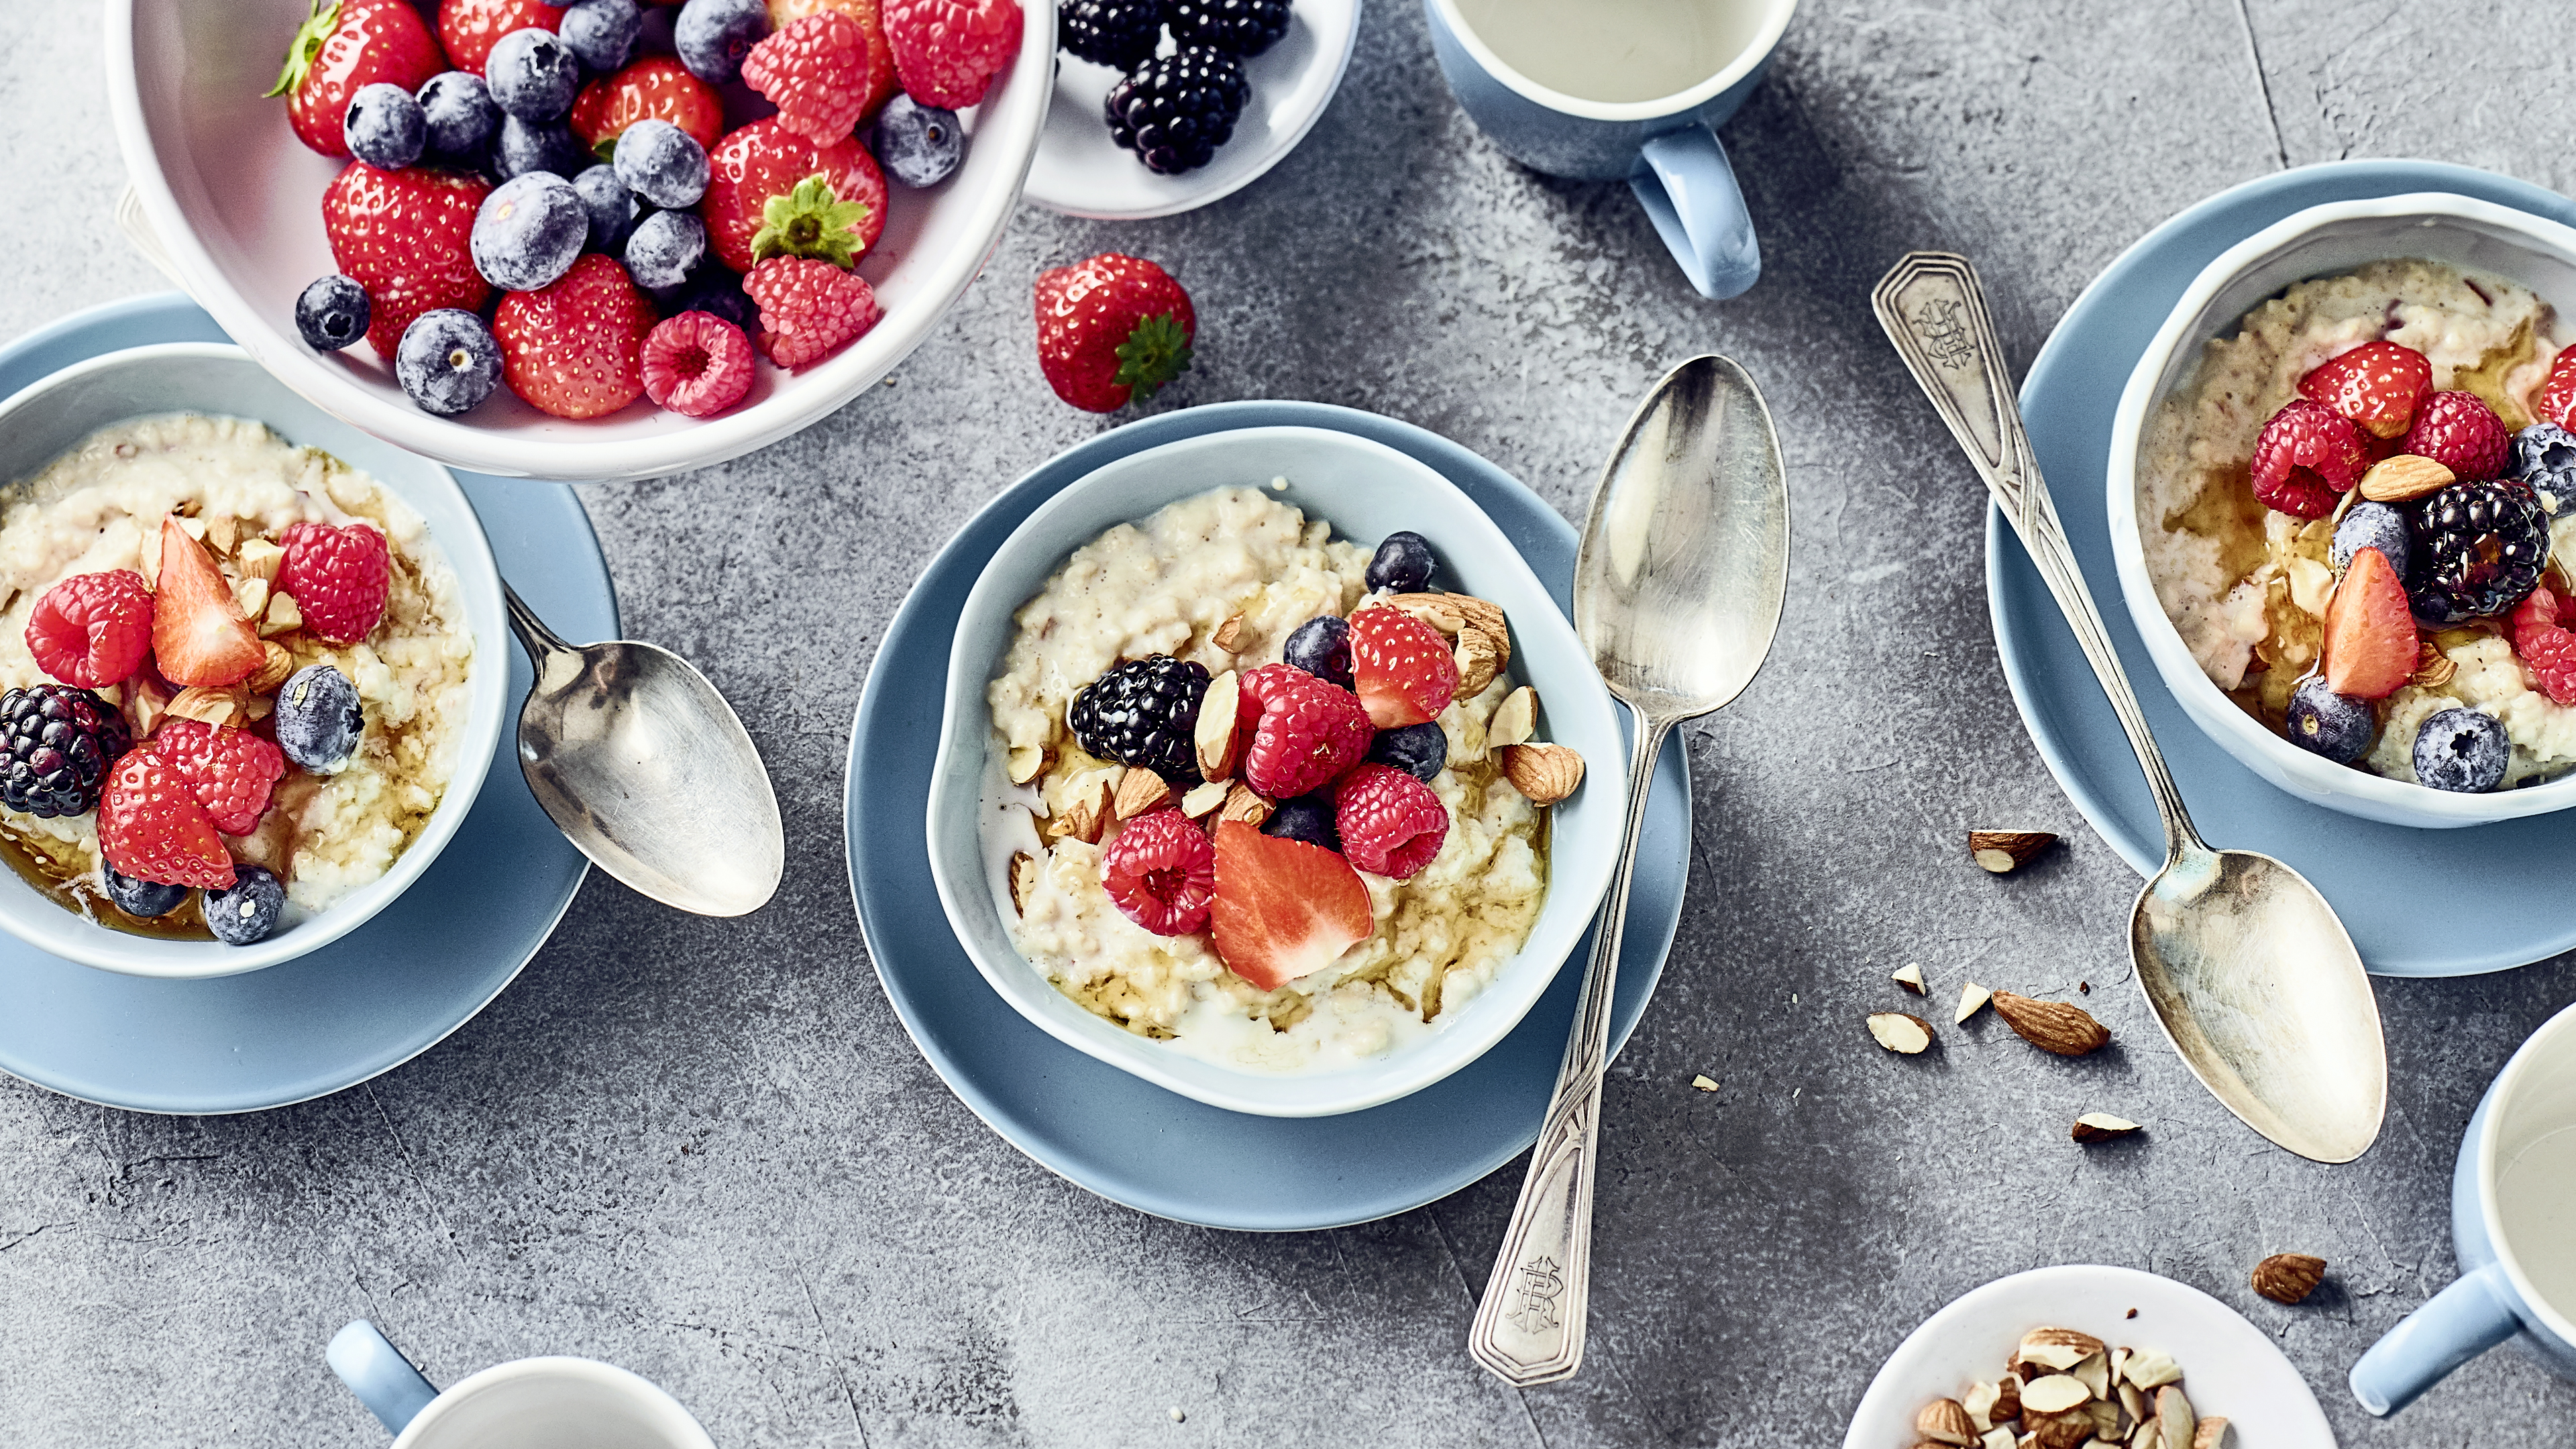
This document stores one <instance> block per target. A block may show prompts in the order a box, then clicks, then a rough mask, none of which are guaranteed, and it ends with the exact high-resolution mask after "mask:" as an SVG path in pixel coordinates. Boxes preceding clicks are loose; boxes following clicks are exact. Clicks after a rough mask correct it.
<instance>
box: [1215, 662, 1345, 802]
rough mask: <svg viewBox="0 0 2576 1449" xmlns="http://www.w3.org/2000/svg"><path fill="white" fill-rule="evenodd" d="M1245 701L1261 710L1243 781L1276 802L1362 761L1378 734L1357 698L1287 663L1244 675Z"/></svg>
mask: <svg viewBox="0 0 2576 1449" xmlns="http://www.w3.org/2000/svg"><path fill="white" fill-rule="evenodd" d="M1243 701H1244V703H1247V704H1249V705H1251V706H1252V707H1253V709H1254V710H1255V711H1257V713H1256V715H1255V719H1256V721H1257V723H1256V724H1255V725H1254V728H1253V735H1252V746H1251V748H1249V749H1247V750H1245V751H1244V753H1243V780H1244V783H1245V784H1247V785H1250V786H1251V787H1252V788H1253V789H1255V790H1258V791H1260V792H1261V793H1262V794H1264V795H1267V796H1269V797H1270V798H1271V799H1273V800H1286V799H1289V798H1291V797H1293V796H1297V795H1303V794H1305V793H1306V792H1307V791H1309V790H1312V789H1315V788H1316V787H1317V786H1320V785H1322V784H1323V783H1325V782H1326V781H1328V780H1330V779H1332V778H1333V777H1334V776H1336V775H1339V774H1340V773H1341V772H1343V771H1344V770H1347V769H1349V768H1350V767H1351V766H1353V765H1356V764H1358V763H1359V762H1360V761H1361V759H1363V758H1364V757H1366V756H1367V754H1368V747H1369V739H1370V737H1371V736H1372V735H1374V734H1375V733H1376V731H1375V730H1373V729H1372V728H1370V726H1369V718H1368V712H1367V711H1366V710H1364V709H1362V708H1360V702H1359V699H1358V697H1357V696H1355V695H1353V694H1352V693H1351V692H1350V691H1349V690H1347V689H1344V688H1342V687H1341V686H1339V685H1335V684H1327V683H1325V682H1324V681H1322V680H1320V679H1317V678H1316V677H1315V676H1313V675H1311V674H1308V673H1307V672H1306V671H1304V670H1302V669H1295V668H1291V667H1290V666H1288V665H1285V664H1264V665H1262V666H1261V667H1260V668H1258V669H1256V670H1253V671H1252V672H1251V673H1250V674H1247V675H1245V676H1243Z"/></svg>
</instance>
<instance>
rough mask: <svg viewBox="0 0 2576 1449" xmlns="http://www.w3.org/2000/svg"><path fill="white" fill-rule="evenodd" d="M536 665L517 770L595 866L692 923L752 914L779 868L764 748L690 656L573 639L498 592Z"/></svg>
mask: <svg viewBox="0 0 2576 1449" xmlns="http://www.w3.org/2000/svg"><path fill="white" fill-rule="evenodd" d="M501 592H502V595H503V598H504V601H505V602H506V603H507V604H508V605H509V609H510V627H511V629H513V630H514V631H516V632H517V634H518V636H519V642H520V643H521V644H523V645H525V646H526V647H527V651H528V659H529V661H530V662H531V663H533V664H534V665H535V666H536V672H537V682H536V687H535V688H533V689H531V690H529V691H528V702H527V704H526V705H525V706H523V707H522V708H521V709H520V711H519V772H520V773H521V774H524V775H526V776H527V777H528V789H529V790H530V791H532V792H534V793H535V795H536V797H537V803H538V804H539V805H542V806H544V807H545V811H546V814H548V815H550V816H552V817H553V818H554V822H555V825H556V828H558V829H560V830H562V831H563V833H564V838H565V839H566V840H569V841H571V842H572V843H573V848H574V849H576V850H579V851H580V852H581V853H582V854H584V855H586V856H589V857H590V859H591V863H592V864H594V865H597V866H598V867H599V868H600V869H602V870H604V871H607V872H608V873H609V874H610V875H613V876H615V877H617V878H618V879H619V880H621V881H624V882H625V883H626V884H628V885H629V886H632V887H634V888H635V889H636V890H638V891H641V892H642V893H644V894H645V895H648V896H651V897H652V898H653V899H655V900H657V901H660V902H662V903H663V904H664V905H669V906H677V907H679V908H680V909H681V910H684V911H694V912H696V913H697V914H699V915H701V916H739V915H744V914H747V913H749V912H751V911H756V910H759V909H760V908H761V907H762V906H763V905H765V904H767V903H768V901H769V898H770V896H771V895H772V894H773V893H775V892H776V891H777V889H778V878H779V876H780V875H782V874H783V873H785V871H786V868H787V835H786V831H785V830H784V829H783V828H782V827H781V825H780V823H779V819H778V797H777V796H776V795H775V794H773V793H772V792H771V790H770V788H769V772H768V771H767V770H765V769H763V768H761V763H760V751H759V750H757V749H755V748H753V747H752V743H751V736H750V735H749V734H748V733H746V732H745V731H744V730H743V727H742V721H741V720H739V719H736V718H735V717H734V713H733V707H732V706H730V705H728V704H726V703H725V701H724V696H723V695H721V694H718V693H716V687H715V686H714V685H713V684H710V683H709V682H708V681H707V677H706V676H705V675H703V674H700V673H699V672H698V671H697V670H696V669H695V668H694V667H692V666H691V665H690V664H689V662H688V661H687V660H685V659H682V658H681V657H680V656H679V655H677V654H674V653H672V652H671V651H669V650H667V649H663V648H660V647H658V646H656V645H652V644H637V643H633V642H631V641H623V640H621V641H617V642H612V643H607V644H583V645H577V646H576V645H572V644H567V643H565V642H564V641H563V640H562V639H561V638H559V637H557V636H556V634H555V632H554V631H553V630H552V629H549V628H547V627H546V626H545V623H544V621H543V620H540V619H539V618H538V617H537V616H536V615H535V614H534V613H532V612H530V611H529V609H528V606H527V605H526V604H525V603H523V602H521V600H520V598H519V595H518V593H517V592H516V591H515V590H513V589H511V588H510V586H509V585H507V584H503V585H502V586H501Z"/></svg>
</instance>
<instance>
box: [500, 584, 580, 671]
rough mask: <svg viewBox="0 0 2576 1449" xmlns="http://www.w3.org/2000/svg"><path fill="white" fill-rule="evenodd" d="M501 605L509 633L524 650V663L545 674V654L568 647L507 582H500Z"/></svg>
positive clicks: (558, 651) (557, 651)
mask: <svg viewBox="0 0 2576 1449" xmlns="http://www.w3.org/2000/svg"><path fill="white" fill-rule="evenodd" d="M501 606H502V607H503V608H504V609H506V610H508V612H509V615H510V630H511V632H512V633H515V634H517V635H518V636H519V647H520V648H522V649H525V650H527V651H528V662H529V663H530V664H533V665H535V666H536V669H537V673H539V674H540V675H542V674H544V673H545V664H546V656H547V655H549V654H562V653H565V652H568V651H569V650H570V649H571V648H572V646H571V645H570V644H567V643H565V642H564V641H563V639H562V638H561V637H560V636H558V635H557V634H556V633H555V631H554V630H552V629H549V628H547V627H546V621H545V620H543V619H540V618H538V617H537V611H536V610H534V609H531V608H529V607H528V605H527V603H526V601H525V600H523V599H521V598H520V597H519V591H518V590H517V589H514V588H511V587H510V584H509V581H508V580H507V579H504V580H502V582H501Z"/></svg>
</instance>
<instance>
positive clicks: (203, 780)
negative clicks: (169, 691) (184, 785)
mask: <svg viewBox="0 0 2576 1449" xmlns="http://www.w3.org/2000/svg"><path fill="white" fill-rule="evenodd" d="M150 748H151V749H152V752H153V753H155V754H157V755H159V756H160V757H161V758H162V759H163V760H165V761H168V762H169V765H170V767H171V768H172V769H174V770H177V771H178V772H179V773H180V774H181V775H183V776H185V777H186V778H187V780H188V782H189V785H190V786H191V788H193V789H194V790H195V791H196V793H197V803H198V804H199V805H201V806H203V807H205V811H206V815H207V817H208V818H209V819H211V820H213V821H214V822H215V828H216V829H217V830H220V831H222V832H223V833H224V834H226V835H248V834H250V833H251V832H252V831H254V830H257V829H258V828H259V817H260V816H262V815H264V814H266V813H268V797H269V792H270V791H271V790H273V789H275V788H276V786H277V782H278V780H279V778H280V777H282V776H284V775H285V773H286V756H285V755H283V754H281V753H279V752H278V748H277V746H275V745H273V744H270V743H269V742H268V741H266V740H264V739H261V738H260V737H259V736H257V735H255V734H252V733H251V732H250V731H248V730H237V729H227V728H225V727H224V726H222V725H210V724H207V723H205V722H204V721H203V720H193V719H185V718H172V719H168V720H164V721H163V722H162V724H161V728H159V729H157V730H155V731H153V732H152V739H151V742H150Z"/></svg>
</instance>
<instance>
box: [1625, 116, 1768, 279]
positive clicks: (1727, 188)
mask: <svg viewBox="0 0 2576 1449" xmlns="http://www.w3.org/2000/svg"><path fill="white" fill-rule="evenodd" d="M1628 188H1629V189H1630V190H1632V191H1634V192H1636V193H1637V201H1638V204H1639V205H1642V206H1644V207H1645V208H1646V215H1647V217H1648V218H1649V219H1651V220H1652V221H1653V222H1654V223H1655V230H1656V232H1658V233H1659V234H1661V235H1662V237H1663V239H1664V245H1665V246H1666V247H1667V248H1669V249H1670V250H1671V251H1672V254H1673V260H1674V261H1676V262H1679V263H1681V268H1682V273H1683V275H1685V276H1687V277H1689V278H1690V284H1691V285H1692V286H1693V287H1696V288H1698V289H1699V294H1700V295H1701V296H1703V297H1707V298H1710V299H1712V300H1716V301H1724V300H1725V299H1727V298H1729V297H1734V296H1739V295H1741V294H1742V293H1743V292H1744V291H1745V289H1747V288H1749V287H1751V286H1752V285H1753V283H1754V282H1755V280H1756V279H1758V278H1760V277H1761V275H1762V246H1761V244H1760V243H1759V242H1757V241H1755V240H1754V237H1753V218H1752V216H1751V215H1749V214H1748V213H1746V211H1745V209H1744V192H1743V190H1742V188H1740V187H1738V186H1737V185H1736V184H1735V168H1734V167H1733V166H1731V165H1729V164H1727V160H1726V148H1725V147H1724V146H1721V145H1719V144H1718V141H1717V133H1716V132H1715V131H1712V130H1710V129H1709V128H1708V125H1707V123H1706V122H1698V123H1695V124H1692V125H1689V126H1685V127H1683V128H1682V129H1680V130H1678V131H1666V132H1664V133H1663V134H1662V135H1660V136H1653V137H1649V138H1648V139H1647V141H1646V144H1645V146H1644V148H1643V149H1641V150H1640V151H1639V152H1638V153H1637V169H1636V170H1635V171H1633V172H1630V173H1629V175H1628Z"/></svg>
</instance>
